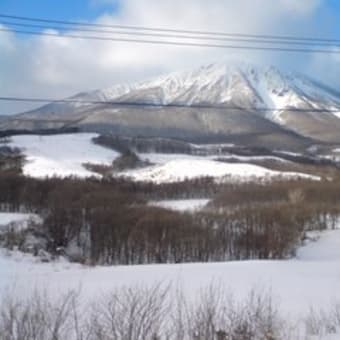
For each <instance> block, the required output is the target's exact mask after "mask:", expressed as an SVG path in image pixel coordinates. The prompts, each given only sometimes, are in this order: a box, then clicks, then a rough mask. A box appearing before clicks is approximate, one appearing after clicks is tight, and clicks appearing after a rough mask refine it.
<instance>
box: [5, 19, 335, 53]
mask: <svg viewBox="0 0 340 340" xmlns="http://www.w3.org/2000/svg"><path fill="white" fill-rule="evenodd" d="M0 24H3V25H7V26H17V27H25V28H38V29H53V30H60V31H65V30H72V32H73V33H75V32H77V33H78V32H93V33H103V34H118V35H133V36H147V37H154V38H174V39H190V40H203V41H221V42H226V41H228V42H242V43H243V42H246V43H255V44H279V45H300V46H324V47H340V45H335V44H332V43H329V42H327V43H325V42H311V41H289V40H288V41H285V40H267V39H263V38H261V39H259V38H256V39H255V38H252V39H245V38H228V37H216V36H206V37H204V36H201V35H198V36H194V35H178V34H177V35H175V34H165V33H146V32H139V31H138V32H131V31H123V30H99V29H88V28H73V27H63V26H50V25H48V26H46V25H37V24H25V23H17V22H10V21H6V20H0Z"/></svg>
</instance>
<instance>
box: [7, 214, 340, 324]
mask: <svg viewBox="0 0 340 340" xmlns="http://www.w3.org/2000/svg"><path fill="white" fill-rule="evenodd" d="M2 217H4V216H2ZM13 218H14V219H16V218H17V216H14V217H13ZM3 220H4V219H3ZM310 236H312V238H313V239H314V241H308V242H307V244H306V245H305V246H303V247H301V248H300V249H299V250H298V251H297V255H296V258H294V259H291V260H281V261H276V260H275V261H270V260H263V261H260V260H255V261H240V262H225V263H204V264H203V263H197V264H190V263H188V264H171V265H170V264H169V265H167V264H164V265H139V266H115V267H86V266H82V265H79V264H71V263H68V262H66V261H64V260H61V261H59V262H53V263H41V262H39V260H38V258H34V257H32V256H30V255H23V254H22V253H19V252H9V251H7V250H4V249H0V278H1V279H0V297H1V296H4V295H6V294H8V293H9V292H12V293H13V292H14V293H15V294H16V296H21V295H23V296H27V295H29V294H31V293H32V292H33V291H34V290H35V289H39V290H41V289H45V290H48V291H50V292H51V293H52V294H62V293H65V292H67V291H69V290H70V289H75V290H78V289H81V293H82V294H83V296H84V297H85V298H86V299H94V298H96V297H98V296H99V295H101V294H103V293H105V292H108V291H110V290H112V289H113V288H117V287H122V286H137V285H139V286H140V285H145V286H152V285H154V284H155V282H163V283H164V282H167V283H171V287H172V289H178V288H179V287H180V288H181V289H182V290H183V292H184V293H185V294H186V295H187V296H189V297H194V296H195V295H196V294H197V293H199V290H200V289H201V288H205V287H207V286H209V285H210V284H211V283H212V282H218V284H219V285H223V286H224V287H226V289H227V290H228V291H230V292H233V294H235V296H236V297H237V298H240V299H242V298H243V297H245V296H246V295H247V294H248V293H249V291H250V290H252V289H254V288H255V289H259V290H264V291H269V292H270V293H271V294H272V295H273V298H274V301H275V302H277V303H278V305H279V307H280V309H281V310H282V311H283V313H284V314H286V315H287V316H288V315H289V316H290V317H292V318H296V317H298V316H301V315H305V314H306V313H308V311H309V308H310V307H311V306H314V307H316V308H317V309H319V308H322V307H324V308H327V307H328V306H329V305H330V304H331V303H332V302H334V301H335V300H337V299H338V300H339V301H340V289H339V287H340V230H329V231H324V232H321V233H312V234H311V235H310Z"/></svg>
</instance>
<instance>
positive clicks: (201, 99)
mask: <svg viewBox="0 0 340 340" xmlns="http://www.w3.org/2000/svg"><path fill="white" fill-rule="evenodd" d="M75 98H77V100H84V101H86V100H94V99H96V100H103V101H112V100H124V101H127V102H129V101H135V102H136V101H137V102H142V103H152V104H163V105H167V104H183V105H188V106H190V105H200V104H211V105H221V104H222V105H231V106H235V105H238V106H240V107H256V108H261V109H268V108H270V109H277V111H263V114H265V115H266V117H267V118H269V119H271V120H273V121H275V122H278V123H280V122H281V123H283V122H282V121H281V118H280V113H281V111H282V110H279V109H284V108H301V107H305V108H311V109H322V108H326V109H334V108H339V107H340V93H337V92H336V91H334V90H332V89H329V88H327V87H325V86H324V85H322V84H319V83H317V82H316V81H314V80H310V79H309V78H307V77H305V76H303V75H300V74H296V73H284V72H281V71H280V70H278V69H277V68H276V67H273V66H269V67H259V66H255V65H251V64H247V63H240V64H237V65H236V64H224V63H216V64H210V65H205V66H202V67H201V68H199V69H196V70H193V71H187V72H177V73H172V74H170V75H166V76H162V77H159V78H156V79H153V80H150V81H146V82H142V83H138V84H131V85H123V86H122V85H118V86H113V87H111V88H108V89H104V90H97V91H94V92H90V93H84V94H79V95H77V96H76V97H75ZM74 105H75V108H77V107H79V105H81V104H78V103H76V104H74ZM81 106H83V105H81ZM335 116H337V115H336V113H335Z"/></svg>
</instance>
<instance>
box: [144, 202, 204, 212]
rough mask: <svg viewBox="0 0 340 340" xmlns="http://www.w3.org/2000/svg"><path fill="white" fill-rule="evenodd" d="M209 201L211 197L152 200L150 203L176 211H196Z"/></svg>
mask: <svg viewBox="0 0 340 340" xmlns="http://www.w3.org/2000/svg"><path fill="white" fill-rule="evenodd" d="M209 201H210V199H184V200H162V201H151V202H149V205H151V206H154V207H160V208H165V209H169V210H174V211H182V212H183V211H186V212H195V211H198V210H201V209H203V208H204V207H205V206H206V205H207V204H208V203H209Z"/></svg>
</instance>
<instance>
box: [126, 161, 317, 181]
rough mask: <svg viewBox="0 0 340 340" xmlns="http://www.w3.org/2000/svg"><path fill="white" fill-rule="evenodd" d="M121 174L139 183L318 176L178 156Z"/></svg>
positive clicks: (312, 177) (311, 177)
mask: <svg viewBox="0 0 340 340" xmlns="http://www.w3.org/2000/svg"><path fill="white" fill-rule="evenodd" d="M120 175H121V176H124V177H128V178H131V179H132V180H135V181H141V182H155V183H172V182H179V181H184V180H187V179H195V178H200V177H214V178H220V179H223V180H225V181H228V180H233V181H234V180H235V181H249V180H252V179H259V178H260V179H268V178H273V177H284V178H309V179H318V177H315V176H310V175H306V174H302V173H294V172H280V171H273V170H268V169H266V168H264V167H261V166H257V165H252V164H243V163H232V164H230V163H222V162H217V161H212V160H203V159H178V160H172V161H170V162H167V163H165V164H161V165H156V166H152V167H148V168H143V169H138V170H131V171H126V172H125V173H121V174H120Z"/></svg>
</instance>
